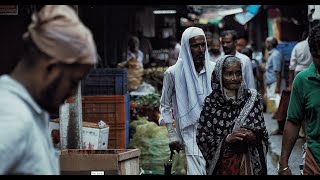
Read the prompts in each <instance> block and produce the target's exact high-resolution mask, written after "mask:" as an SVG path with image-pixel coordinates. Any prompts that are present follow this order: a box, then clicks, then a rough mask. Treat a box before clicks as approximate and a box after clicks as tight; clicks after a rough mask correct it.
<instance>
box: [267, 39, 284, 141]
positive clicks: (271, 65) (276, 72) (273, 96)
mask: <svg viewBox="0 0 320 180" xmlns="http://www.w3.org/2000/svg"><path fill="white" fill-rule="evenodd" d="M265 44H266V48H267V49H268V51H269V56H268V60H267V64H266V72H265V88H266V90H265V91H264V92H266V94H265V95H264V97H265V101H266V104H268V102H273V103H272V105H273V108H274V109H275V110H274V112H273V113H274V114H273V118H275V113H276V111H277V109H278V107H279V103H280V99H281V95H280V92H281V90H280V88H281V63H282V54H281V52H280V51H279V50H278V49H276V47H277V45H278V41H277V39H276V38H274V37H268V38H267V39H266V41H265ZM268 107H271V106H268ZM283 127H284V121H278V129H276V130H274V131H273V132H272V133H271V135H279V134H282V131H283Z"/></svg>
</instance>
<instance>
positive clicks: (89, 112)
mask: <svg viewBox="0 0 320 180" xmlns="http://www.w3.org/2000/svg"><path fill="white" fill-rule="evenodd" d="M81 86H82V89H81V91H82V113H83V114H82V118H83V121H84V122H85V121H88V122H99V121H100V120H102V121H104V122H105V123H106V124H108V125H109V127H110V131H109V141H108V143H109V144H108V148H110V149H123V148H127V146H128V144H129V120H130V96H129V94H128V92H127V91H128V89H127V69H125V68H98V69H94V70H92V71H91V72H90V73H89V74H88V76H87V77H86V78H85V79H84V80H83V81H82V84H81Z"/></svg>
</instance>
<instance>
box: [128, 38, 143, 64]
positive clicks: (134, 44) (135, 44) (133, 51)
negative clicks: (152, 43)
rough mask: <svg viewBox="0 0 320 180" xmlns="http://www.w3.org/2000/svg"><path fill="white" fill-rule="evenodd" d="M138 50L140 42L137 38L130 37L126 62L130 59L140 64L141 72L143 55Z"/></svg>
mask: <svg viewBox="0 0 320 180" xmlns="http://www.w3.org/2000/svg"><path fill="white" fill-rule="evenodd" d="M139 48H140V41H139V39H138V37H136V36H130V37H129V40H128V51H127V61H131V60H132V59H134V60H135V61H137V62H138V63H139V64H140V66H141V68H142V70H143V58H144V54H143V52H142V51H141V50H140V49H139Z"/></svg>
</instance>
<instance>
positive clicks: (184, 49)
mask: <svg viewBox="0 0 320 180" xmlns="http://www.w3.org/2000/svg"><path fill="white" fill-rule="evenodd" d="M197 35H203V36H204V37H205V35H204V32H203V30H202V29H200V28H197V27H189V28H187V29H186V30H185V31H184V32H183V34H182V39H181V48H180V53H179V57H178V61H177V63H176V64H175V65H174V66H176V67H175V69H176V70H177V72H176V74H177V75H176V76H175V82H176V83H175V84H176V91H177V92H176V99H177V109H178V111H179V115H180V116H179V117H175V120H176V121H179V124H180V128H181V129H184V128H185V127H187V126H189V125H192V124H195V123H196V122H198V120H199V117H200V112H201V110H202V107H203V102H204V99H205V97H206V96H208V95H209V94H210V93H211V91H212V88H211V76H212V72H213V69H214V66H215V63H213V62H211V61H210V57H209V52H208V48H206V51H205V63H204V68H205V73H206V75H205V82H206V83H205V84H204V87H203V90H204V92H202V91H201V88H200V87H199V83H198V79H197V76H198V75H197V72H196V70H195V66H194V63H193V58H192V54H191V50H190V44H189V39H190V38H192V37H194V36H197ZM206 44H207V41H206Z"/></svg>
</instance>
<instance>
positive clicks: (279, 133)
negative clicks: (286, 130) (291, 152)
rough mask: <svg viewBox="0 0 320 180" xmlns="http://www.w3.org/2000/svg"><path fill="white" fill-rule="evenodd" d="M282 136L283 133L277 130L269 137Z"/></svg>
mask: <svg viewBox="0 0 320 180" xmlns="http://www.w3.org/2000/svg"><path fill="white" fill-rule="evenodd" d="M282 134H283V132H282V131H280V130H279V129H277V130H275V131H273V132H272V133H271V134H270V135H271V136H273V135H282Z"/></svg>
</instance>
